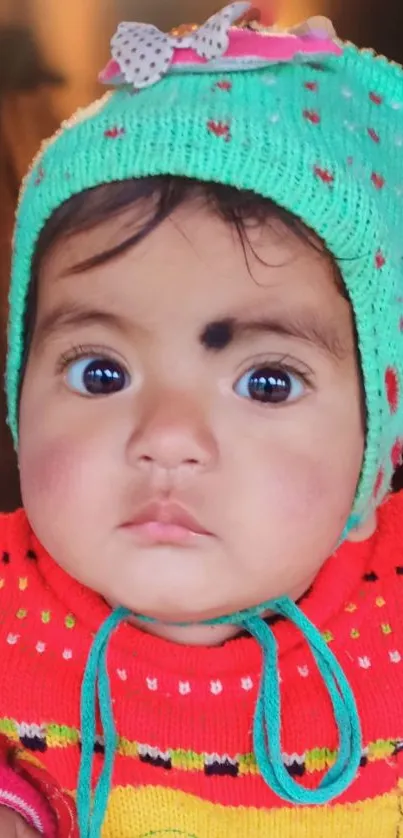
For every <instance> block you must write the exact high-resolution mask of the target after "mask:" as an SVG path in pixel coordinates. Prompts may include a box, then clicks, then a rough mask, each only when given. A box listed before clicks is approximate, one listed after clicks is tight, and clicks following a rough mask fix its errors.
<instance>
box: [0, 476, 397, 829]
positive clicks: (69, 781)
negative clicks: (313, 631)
mask: <svg viewBox="0 0 403 838" xmlns="http://www.w3.org/2000/svg"><path fill="white" fill-rule="evenodd" d="M0 538H1V544H0V653H1V671H0V735H2V737H4V740H3V745H4V747H3V752H2V753H3V763H2V764H1V762H0V804H1V803H6V805H9V806H13V807H14V808H16V809H18V811H21V812H22V813H23V814H24V815H25V817H26V818H27V820H29V821H30V822H31V823H34V824H35V825H36V827H37V828H38V829H39V830H41V831H42V832H43V833H44V834H45V835H47V836H51V835H55V834H58V835H59V836H61V838H72V836H75V835H77V827H76V826H75V825H74V795H75V792H76V788H77V774H78V767H79V760H80V731H79V728H80V687H81V682H82V678H83V672H84V667H85V663H86V659H87V656H88V652H89V649H90V646H91V643H92V640H93V636H94V634H95V633H96V631H97V629H98V628H99V626H100V624H101V623H102V622H103V621H104V619H105V618H106V616H107V615H108V613H109V609H108V608H107V606H106V604H105V603H104V602H103V600H102V599H100V597H98V596H97V595H96V594H94V593H93V592H91V591H89V590H87V589H85V588H84V587H82V586H81V585H80V584H78V583H77V582H75V581H73V580H72V579H71V578H70V577H69V576H68V575H66V573H65V572H64V571H63V570H61V569H60V568H59V567H58V566H57V565H56V564H55V562H54V561H53V560H52V559H51V558H50V557H49V556H48V555H47V554H46V552H45V551H44V549H43V548H42V547H41V545H40V544H39V543H38V541H37V539H36V537H35V536H34V534H33V533H32V531H31V529H30V526H29V524H28V522H27V519H26V516H25V514H24V512H23V511H19V512H17V513H15V514H13V515H11V516H4V517H0ZM402 545H403V493H402V494H400V495H397V496H392V497H390V498H389V499H388V500H387V502H386V503H385V504H384V505H383V506H382V508H381V509H380V510H379V526H378V530H377V532H376V534H375V535H374V536H373V538H372V539H370V540H369V541H367V542H365V543H363V544H358V545H344V546H343V547H341V548H340V549H339V550H338V552H337V553H336V554H335V555H334V556H333V557H331V558H330V559H329V560H328V562H327V563H326V565H325V566H324V567H323V569H322V570H321V572H320V574H319V576H318V577H317V579H316V581H315V584H314V586H313V589H312V591H311V592H310V594H309V596H308V597H307V598H306V599H305V600H304V603H303V610H304V612H305V613H306V614H307V616H308V617H309V618H310V619H311V620H312V621H313V622H314V623H315V624H316V625H317V626H319V627H320V628H321V630H322V631H323V633H324V636H325V638H326V640H327V642H328V643H329V644H330V646H331V648H332V650H333V651H334V653H335V655H336V656H337V658H338V659H339V661H340V663H341V665H342V667H343V669H344V671H345V673H346V675H347V678H348V679H349V681H350V683H351V685H352V688H353V691H354V694H355V697H356V700H357V704H358V708H359V713H360V718H361V723H362V731H363V741H364V750H363V753H362V760H361V768H360V770H359V773H358V776H357V777H356V780H355V781H354V783H353V785H352V786H351V787H350V788H349V789H348V791H347V792H346V793H345V794H344V795H343V796H342V797H341V798H339V799H337V800H335V801H333V803H331V804H329V805H326V806H319V807H298V806H294V807H292V806H289V805H288V804H285V803H283V802H282V801H281V800H280V799H278V798H277V797H276V796H275V794H274V793H273V792H272V791H271V790H270V789H269V788H268V787H267V786H266V784H265V782H264V781H263V779H262V777H261V776H260V775H259V771H258V769H257V765H256V761H255V759H254V756H253V753H252V732H251V728H252V720H253V713H254V706H255V702H256V696H257V690H258V685H259V674H260V667H261V653H260V650H259V648H258V646H257V644H256V642H255V641H254V640H253V639H251V638H248V637H240V638H238V639H235V640H232V641H229V642H227V643H226V644H224V645H223V646H222V647H219V648H189V647H185V646H178V645H174V644H171V643H168V642H166V641H163V640H161V639H157V638H155V637H152V636H151V635H148V634H147V633H145V632H141V631H139V630H137V629H135V628H133V627H131V626H129V625H126V624H125V625H123V626H121V627H120V628H119V629H118V630H117V632H116V633H115V634H114V635H113V636H112V638H111V641H110V646H109V654H108V668H109V674H110V679H111V689H112V696H113V707H114V713H115V721H116V727H117V731H118V735H119V746H118V756H117V759H116V763H115V769H114V777H113V788H112V791H111V795H110V801H109V808H108V813H107V818H106V822H105V826H104V830H103V833H102V834H103V836H104V838H146V836H148V837H150V836H161V838H169V837H170V836H172V838H174V837H175V836H183V838H227V836H228V838H229V836H231V838H235V837H236V836H239V838H245V836H251V837H252V836H262V837H263V836H264V838H266V836H267V837H268V836H270V838H308V836H309V838H311V836H322V838H327V836H334V838H339V836H342V835H349V838H362V836H364V835H365V838H396V836H398V835H400V834H401V833H402V834H403V611H402V602H403V547H402ZM273 630H274V632H275V635H276V639H277V643H278V647H279V668H280V676H281V689H282V700H283V720H282V723H283V729H282V737H283V739H282V744H283V754H284V761H285V764H286V765H287V767H288V770H289V772H290V773H291V774H292V775H293V776H294V777H297V778H299V779H300V782H301V783H303V784H306V785H307V786H309V787H312V786H316V785H317V784H318V783H319V782H320V778H321V776H322V775H323V773H324V771H325V769H326V768H327V767H328V766H329V765H330V764H331V763H332V761H333V760H334V753H335V750H336V748H337V734H336V728H335V722H334V719H333V716H332V712H331V708H330V705H329V698H328V696H327V693H326V690H325V687H324V685H323V682H322V680H321V678H320V677H319V675H318V673H317V671H316V668H315V665H314V662H313V659H312V656H311V653H310V652H309V650H308V649H307V647H306V645H305V642H304V641H303V640H302V639H301V637H300V636H299V634H298V632H297V630H296V629H295V628H294V627H293V626H291V625H290V624H288V622H286V621H280V622H278V623H276V624H275V626H274V627H273ZM94 749H95V752H96V756H95V775H98V774H99V772H100V769H101V768H102V760H103V756H102V741H96V742H94ZM95 779H96V776H95ZM43 794H44V796H45V797H46V798H47V800H48V804H46V803H45V804H43V803H42V795H43ZM30 795H31V796H30ZM41 807H42V808H41ZM52 819H53V820H52ZM56 819H58V826H56Z"/></svg>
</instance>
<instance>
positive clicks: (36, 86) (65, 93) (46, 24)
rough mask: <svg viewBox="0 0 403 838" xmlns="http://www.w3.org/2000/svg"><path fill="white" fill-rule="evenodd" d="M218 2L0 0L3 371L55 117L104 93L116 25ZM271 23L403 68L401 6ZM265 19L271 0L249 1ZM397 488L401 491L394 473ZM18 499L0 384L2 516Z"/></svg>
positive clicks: (307, 5) (291, 16)
mask: <svg viewBox="0 0 403 838" xmlns="http://www.w3.org/2000/svg"><path fill="white" fill-rule="evenodd" d="M225 2H226V0H222V2H220V0H67V2H65V0H0V366H1V368H2V370H3V368H4V356H5V328H6V320H7V291H8V282H9V272H10V250H11V235H12V226H13V217H14V211H15V205H16V201H17V195H18V188H19V183H20V180H21V177H22V176H23V174H24V173H25V171H26V169H27V167H28V165H29V162H30V160H31V158H32V156H33V154H34V153H35V151H36V150H37V148H38V146H39V144H40V142H41V140H42V139H43V138H45V137H48V136H49V135H50V134H51V133H52V132H53V130H54V129H55V128H56V127H57V125H58V123H59V122H60V120H61V119H64V118H65V117H67V116H69V115H70V114H71V112H72V111H73V110H75V109H76V108H77V107H79V106H82V105H85V104H86V103H88V102H89V101H91V100H92V99H93V98H94V97H95V96H97V95H100V94H101V93H102V92H103V88H101V87H99V86H98V84H97V81H96V79H97V74H98V71H99V70H100V69H101V68H102V67H103V65H104V64H105V63H106V61H107V59H108V57H109V40H110V38H111V36H112V34H113V32H114V30H115V28H116V26H117V24H118V22H119V21H121V20H139V21H147V22H149V23H154V24H155V25H157V26H159V27H160V28H161V29H163V30H169V29H170V28H172V27H173V26H176V25H178V24H179V23H184V22H186V23H189V22H191V23H201V22H203V21H204V20H205V19H206V18H207V17H208V16H209V15H210V14H213V13H214V12H216V11H217V10H218V9H219V8H221V6H223V5H225ZM275 4H276V5H275V8H276V10H277V15H276V17H277V20H278V21H279V22H280V23H282V24H285V25H288V24H294V23H297V22H298V21H300V20H303V19H304V18H306V17H308V16H309V15H312V14H325V15H327V16H328V17H331V18H332V19H333V21H334V23H335V26H336V30H337V31H338V33H339V35H340V36H341V37H342V38H345V39H347V40H351V41H355V42H356V43H357V44H359V45H360V46H364V47H365V46H372V47H374V48H375V49H376V50H377V51H378V52H380V53H383V54H385V55H387V56H388V57H390V58H393V59H394V60H396V61H400V62H402V63H403V0H275ZM254 5H255V6H258V7H259V8H260V9H261V10H262V13H263V16H264V15H265V14H271V9H272V8H273V3H272V2H269V0H255V2H254ZM397 482H398V484H399V485H402V486H403V480H402V478H401V476H400V475H399V476H398V479H397ZM19 502H20V498H19V483H18V471H17V466H16V461H15V457H14V453H13V448H12V444H11V441H10V438H9V434H8V430H7V426H6V422H5V404H4V397H3V395H2V388H0V510H10V509H13V508H15V506H16V505H18V503H19Z"/></svg>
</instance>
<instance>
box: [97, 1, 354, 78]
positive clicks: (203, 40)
mask: <svg viewBox="0 0 403 838" xmlns="http://www.w3.org/2000/svg"><path fill="white" fill-rule="evenodd" d="M258 17H259V15H258V14H256V10H253V8H252V7H251V3H250V2H236V3H231V5H229V6H226V7H225V8H224V9H222V11H220V12H217V14H215V15H213V16H212V17H210V18H209V19H208V21H207V22H206V23H204V24H203V25H202V26H196V25H195V26H182V27H178V28H177V29H175V30H173V31H172V32H170V33H168V34H165V33H163V32H161V31H160V30H159V29H157V27H156V26H152V25H150V24H147V23H121V24H120V25H119V27H118V30H117V32H116V34H115V35H114V36H113V38H112V41H111V48H112V60H111V61H109V63H108V64H107V66H106V68H105V69H104V70H103V72H102V73H101V74H100V77H99V79H100V81H101V82H103V83H104V84H112V85H115V86H120V85H124V84H128V85H130V86H132V87H134V89H135V90H141V89H142V88H145V87H150V86H151V85H153V84H155V83H156V82H158V81H159V80H160V79H161V78H162V77H163V76H165V75H166V74H168V73H171V72H173V71H179V72H182V73H185V72H194V71H197V72H202V71H203V70H204V69H211V70H213V69H215V70H219V71H220V72H221V71H224V70H242V69H246V68H251V69H252V68H258V67H261V66H266V65H267V64H271V63H278V62H283V61H292V60H294V59H295V57H296V56H299V58H300V60H301V59H303V58H304V57H305V59H306V60H309V59H312V58H313V57H315V56H316V57H317V58H318V57H320V56H324V55H327V54H330V53H333V54H336V55H339V54H341V52H342V50H341V48H340V45H339V44H338V43H337V42H336V40H335V32H334V29H333V26H332V24H331V23H330V21H328V20H327V19H326V18H311V19H310V20H308V21H306V22H305V23H303V24H300V25H299V26H298V27H294V29H290V30H287V31H285V32H280V31H279V30H277V29H276V28H275V27H264V26H261V25H259V22H258ZM249 19H251V20H249ZM248 22H249V26H248Z"/></svg>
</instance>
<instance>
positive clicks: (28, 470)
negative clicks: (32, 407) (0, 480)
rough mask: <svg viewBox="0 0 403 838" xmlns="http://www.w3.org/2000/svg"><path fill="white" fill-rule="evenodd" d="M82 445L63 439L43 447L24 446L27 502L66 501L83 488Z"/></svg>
mask: <svg viewBox="0 0 403 838" xmlns="http://www.w3.org/2000/svg"><path fill="white" fill-rule="evenodd" d="M83 453H84V452H83V451H82V448H81V446H79V445H77V443H74V442H73V441H72V440H70V439H65V438H59V439H57V440H53V441H47V442H44V443H43V444H42V445H41V444H39V445H35V446H30V448H29V449H28V450H27V449H26V448H24V446H22V450H21V455H20V471H21V487H22V494H23V497H24V502H25V503H29V502H30V500H31V499H33V498H35V499H36V500H39V499H40V500H41V501H42V502H43V501H45V500H46V499H47V501H48V503H49V504H50V505H53V504H55V503H59V502H61V501H62V500H63V501H64V502H65V503H66V501H67V502H68V498H69V496H70V494H72V493H73V492H75V491H76V490H77V488H78V487H79V485H80V482H81V478H82V473H83V467H84V465H85V461H84V460H83Z"/></svg>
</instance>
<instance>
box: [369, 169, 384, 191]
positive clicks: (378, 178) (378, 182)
mask: <svg viewBox="0 0 403 838" xmlns="http://www.w3.org/2000/svg"><path fill="white" fill-rule="evenodd" d="M371 180H372V183H373V184H374V186H375V189H383V187H384V186H385V178H384V177H382V175H380V174H378V172H372V175H371Z"/></svg>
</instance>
